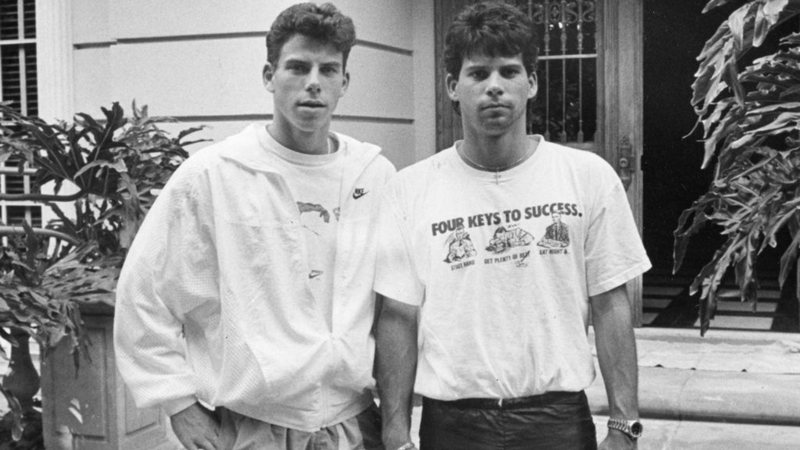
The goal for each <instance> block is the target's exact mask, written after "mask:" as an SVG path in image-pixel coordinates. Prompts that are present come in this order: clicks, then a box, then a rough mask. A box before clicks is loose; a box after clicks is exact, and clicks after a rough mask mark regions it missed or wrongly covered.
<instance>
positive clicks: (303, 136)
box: [267, 116, 335, 155]
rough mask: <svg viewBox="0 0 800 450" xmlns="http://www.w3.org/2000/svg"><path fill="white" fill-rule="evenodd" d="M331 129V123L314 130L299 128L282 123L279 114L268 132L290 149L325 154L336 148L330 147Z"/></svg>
mask: <svg viewBox="0 0 800 450" xmlns="http://www.w3.org/2000/svg"><path fill="white" fill-rule="evenodd" d="M329 130H330V125H329V124H328V125H325V126H324V127H322V128H319V129H316V130H314V131H303V130H299V129H297V128H295V127H293V126H291V125H290V124H284V123H282V121H281V120H280V119H278V117H277V116H276V117H275V120H274V121H273V122H272V123H271V124H269V125H267V132H269V134H270V135H272V137H273V139H275V140H276V141H278V143H280V144H281V145H283V146H284V147H286V148H288V149H290V150H294V151H296V152H299V153H305V154H307V155H323V154H326V153H330V152H332V151H334V150H335V149H332V148H331V147H330V144H329V142H328V133H329Z"/></svg>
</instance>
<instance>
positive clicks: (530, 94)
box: [528, 72, 539, 99]
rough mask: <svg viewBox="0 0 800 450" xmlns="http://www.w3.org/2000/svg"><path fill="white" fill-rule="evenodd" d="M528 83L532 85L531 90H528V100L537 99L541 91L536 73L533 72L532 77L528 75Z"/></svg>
mask: <svg viewBox="0 0 800 450" xmlns="http://www.w3.org/2000/svg"><path fill="white" fill-rule="evenodd" d="M528 83H529V85H530V88H529V89H528V98H529V99H531V98H533V97H536V93H537V92H538V91H539V83H538V80H537V79H536V72H531V73H530V75H528Z"/></svg>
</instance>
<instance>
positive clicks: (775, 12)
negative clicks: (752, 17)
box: [753, 0, 789, 47]
mask: <svg viewBox="0 0 800 450" xmlns="http://www.w3.org/2000/svg"><path fill="white" fill-rule="evenodd" d="M787 4H789V0H767V1H766V2H765V3H763V4H762V5H760V6H759V8H758V14H756V21H755V31H754V34H753V46H754V47H760V46H761V44H763V43H764V39H766V37H767V34H768V33H769V31H770V30H771V29H772V27H774V26H775V24H776V23H777V22H778V19H779V18H780V15H781V12H783V10H784V8H786V5H787Z"/></svg>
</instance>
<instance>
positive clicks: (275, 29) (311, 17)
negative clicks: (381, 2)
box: [267, 3, 356, 66]
mask: <svg viewBox="0 0 800 450" xmlns="http://www.w3.org/2000/svg"><path fill="white" fill-rule="evenodd" d="M296 34H302V35H303V36H306V37H308V38H311V39H314V40H318V41H320V42H325V43H328V44H331V45H333V46H334V48H336V50H338V51H340V52H342V56H343V60H342V65H343V66H346V65H347V57H348V56H349V55H350V49H351V48H352V47H353V44H355V42H356V28H355V25H353V20H352V19H351V18H349V17H347V16H345V15H344V14H342V13H341V12H340V11H339V10H338V9H337V8H336V6H334V5H332V4H331V3H324V4H322V5H316V4H314V3H298V4H296V5H293V6H290V7H288V8H286V9H285V10H283V12H281V13H280V14H279V15H278V17H277V18H276V19H275V21H274V22H273V23H272V27H271V28H270V30H269V31H268V32H267V61H268V62H269V63H270V64H272V65H273V66H275V65H277V64H278V60H279V59H280V57H281V50H282V49H283V45H284V44H286V41H288V40H289V39H291V38H292V37H293V36H294V35H296Z"/></svg>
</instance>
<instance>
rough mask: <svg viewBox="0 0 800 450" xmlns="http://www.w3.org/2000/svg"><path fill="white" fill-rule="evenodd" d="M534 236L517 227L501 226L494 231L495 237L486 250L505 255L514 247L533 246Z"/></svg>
mask: <svg viewBox="0 0 800 450" xmlns="http://www.w3.org/2000/svg"><path fill="white" fill-rule="evenodd" d="M532 242H533V235H532V234H530V233H528V232H527V231H525V230H523V229H522V228H519V227H518V226H517V225H508V226H507V227H505V226H501V227H498V228H497V229H496V230H495V231H494V236H492V239H491V240H490V241H489V246H488V247H486V250H488V251H490V252H493V253H503V252H505V251H506V250H509V249H511V248H514V247H523V246H526V245H531V243H532Z"/></svg>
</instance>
